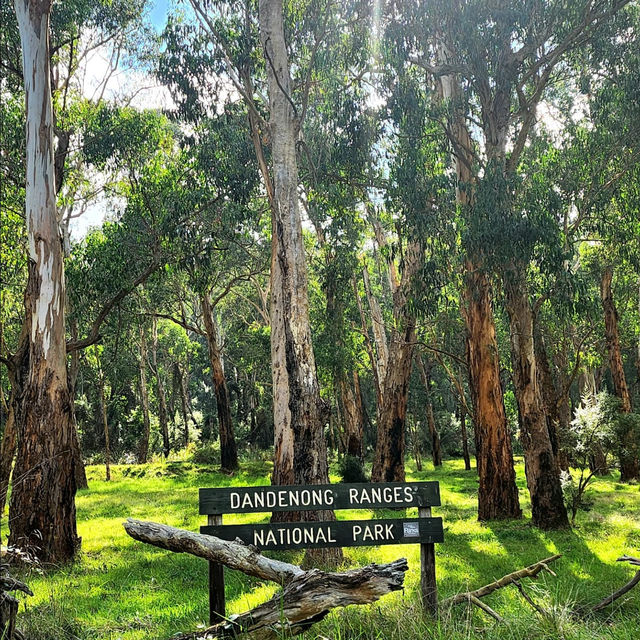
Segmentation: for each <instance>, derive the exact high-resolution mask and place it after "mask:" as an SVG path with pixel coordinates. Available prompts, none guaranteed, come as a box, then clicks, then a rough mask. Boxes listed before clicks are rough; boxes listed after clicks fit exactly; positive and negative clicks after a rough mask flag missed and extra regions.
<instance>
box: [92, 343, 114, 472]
mask: <svg viewBox="0 0 640 640" xmlns="http://www.w3.org/2000/svg"><path fill="white" fill-rule="evenodd" d="M94 349H95V354H96V361H97V364H98V391H99V394H100V414H101V416H102V429H103V433H104V468H105V480H107V482H109V481H110V480H111V443H110V441H109V421H108V420H107V399H106V397H105V395H104V371H103V370H102V365H101V364H100V356H99V355H98V348H97V345H94Z"/></svg>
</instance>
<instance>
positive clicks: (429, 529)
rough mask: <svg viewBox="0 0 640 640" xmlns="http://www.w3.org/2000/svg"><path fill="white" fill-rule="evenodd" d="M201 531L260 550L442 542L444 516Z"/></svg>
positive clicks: (255, 525)
mask: <svg viewBox="0 0 640 640" xmlns="http://www.w3.org/2000/svg"><path fill="white" fill-rule="evenodd" d="M200 533H205V534H208V535H212V536H216V537H217V538H221V539H222V540H230V541H233V540H235V539H236V538H240V540H242V542H244V543H245V544H251V545H253V546H254V547H257V548H258V549H260V550H261V551H279V550H285V549H318V548H324V547H360V546H377V545H383V544H415V543H427V542H428V543H433V542H443V540H444V537H443V530H442V518H402V519H395V520H391V519H389V520H337V521H335V522H295V523H281V524H235V525H234V524H232V525H219V526H206V527H200Z"/></svg>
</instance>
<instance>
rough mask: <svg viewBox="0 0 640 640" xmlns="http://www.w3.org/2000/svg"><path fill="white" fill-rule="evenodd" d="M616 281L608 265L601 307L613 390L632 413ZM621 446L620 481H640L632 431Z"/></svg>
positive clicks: (639, 462)
mask: <svg viewBox="0 0 640 640" xmlns="http://www.w3.org/2000/svg"><path fill="white" fill-rule="evenodd" d="M612 280H613V268H612V267H611V266H607V268H606V269H605V270H604V273H603V274H602V280H601V282H600V295H601V298H602V308H603V310H604V326H605V337H606V341H607V351H608V353H609V369H610V370H611V378H612V380H613V389H614V392H615V394H616V396H617V397H618V398H619V399H620V411H621V412H622V413H631V395H630V394H629V387H628V386H627V380H626V378H625V374H624V365H623V363H622V352H621V350H620V334H619V331H618V311H617V309H616V305H615V302H614V300H613V291H612V288H611V282H612ZM621 438H622V442H621V447H620V455H619V459H620V480H621V482H628V481H629V480H638V479H640V452H639V451H638V445H637V443H636V442H635V439H634V434H633V431H628V432H627V433H624V434H622V437H621Z"/></svg>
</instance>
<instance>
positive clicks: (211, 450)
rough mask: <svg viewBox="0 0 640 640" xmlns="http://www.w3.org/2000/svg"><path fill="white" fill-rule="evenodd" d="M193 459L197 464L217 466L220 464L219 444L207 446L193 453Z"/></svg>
mask: <svg viewBox="0 0 640 640" xmlns="http://www.w3.org/2000/svg"><path fill="white" fill-rule="evenodd" d="M191 459H192V460H193V462H195V463H196V464H206V465H215V464H220V447H219V446H218V443H217V442H216V443H215V444H214V443H210V444H205V445H204V446H202V447H199V448H198V449H196V450H195V451H194V452H193V455H192V456H191Z"/></svg>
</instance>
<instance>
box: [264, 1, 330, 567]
mask: <svg viewBox="0 0 640 640" xmlns="http://www.w3.org/2000/svg"><path fill="white" fill-rule="evenodd" d="M258 10H259V23H260V41H261V43H262V48H263V51H264V55H265V66H266V74H267V88H268V94H269V129H270V134H271V148H272V154H271V157H272V165H273V166H272V174H273V198H272V199H271V219H272V238H271V243H272V245H271V246H272V248H271V306H270V319H271V366H272V378H273V415H274V444H275V452H274V469H273V475H272V479H271V480H272V483H273V484H283V485H286V484H317V483H325V482H328V476H329V473H328V465H327V446H326V442H325V437H324V426H325V424H326V422H327V415H326V414H327V411H326V409H325V407H324V403H322V401H321V399H320V389H319V385H318V378H317V375H316V365H315V358H314V353H313V345H312V342H311V328H310V324H309V299H308V285H307V267H306V261H305V254H304V243H303V240H302V224H301V220H300V212H299V204H298V163H297V157H296V142H297V140H298V135H299V131H300V121H299V117H298V114H297V111H296V109H295V107H294V105H293V102H292V99H291V96H292V82H291V76H290V70H289V60H288V54H287V47H286V43H285V36H284V19H283V3H282V0H259V2H258ZM295 515H296V514H294V517H295ZM297 517H298V518H300V519H303V518H304V519H305V520H318V519H320V520H323V519H329V518H334V517H335V515H334V514H333V512H332V511H327V512H315V511H305V512H304V514H303V515H302V514H297ZM319 555H320V556H324V557H325V558H326V559H327V560H331V559H337V558H338V557H341V551H340V550H336V549H329V550H323V551H322V552H321V553H320V554H319Z"/></svg>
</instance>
